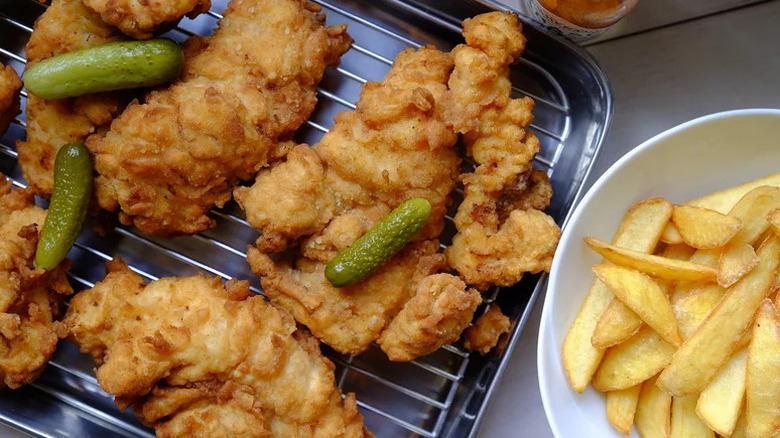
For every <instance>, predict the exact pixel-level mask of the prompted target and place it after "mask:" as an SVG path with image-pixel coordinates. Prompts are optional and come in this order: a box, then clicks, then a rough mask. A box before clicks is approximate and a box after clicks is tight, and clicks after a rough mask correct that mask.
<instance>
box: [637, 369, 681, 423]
mask: <svg viewBox="0 0 780 438" xmlns="http://www.w3.org/2000/svg"><path fill="white" fill-rule="evenodd" d="M671 413H672V396H670V395H669V394H668V393H666V392H664V391H663V390H661V388H659V387H658V386H657V385H656V377H653V378H652V379H650V380H648V381H647V382H645V383H643V384H642V390H641V391H639V401H638V402H637V405H636V414H635V415H634V424H635V425H636V430H637V432H639V436H641V437H642V438H656V437H658V438H661V437H663V438H666V437H669V436H670V435H671V433H672V430H671V429H672V427H671V422H670V420H671Z"/></svg>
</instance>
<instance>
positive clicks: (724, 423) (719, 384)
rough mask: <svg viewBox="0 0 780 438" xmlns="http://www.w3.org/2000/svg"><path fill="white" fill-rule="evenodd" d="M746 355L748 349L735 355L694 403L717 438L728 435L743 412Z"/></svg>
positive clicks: (698, 412)
mask: <svg viewBox="0 0 780 438" xmlns="http://www.w3.org/2000/svg"><path fill="white" fill-rule="evenodd" d="M747 356H748V351H747V348H743V349H741V350H739V351H738V352H737V353H736V354H734V355H733V356H732V357H731V359H729V361H728V362H726V365H725V366H724V367H723V368H722V369H721V370H720V371H718V374H716V375H715V377H713V378H712V381H711V382H710V383H709V384H708V385H707V387H706V388H704V390H703V391H702V392H701V395H699V400H698V402H697V403H696V413H697V414H698V415H699V418H701V419H702V421H704V423H705V424H707V426H709V428H710V429H712V430H714V431H715V432H717V433H718V435H723V436H729V435H731V433H732V431H733V430H734V426H735V425H736V423H737V419H738V418H739V414H740V412H741V411H742V400H743V399H744V398H745V375H746V374H747Z"/></svg>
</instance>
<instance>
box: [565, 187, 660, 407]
mask: <svg viewBox="0 0 780 438" xmlns="http://www.w3.org/2000/svg"><path fill="white" fill-rule="evenodd" d="M670 214H671V212H670V209H669V208H668V202H666V203H665V204H664V203H663V202H658V201H657V200H656V199H650V200H645V201H642V202H639V203H637V204H636V205H634V206H632V207H631V208H630V209H629V210H628V211H627V212H626V214H625V216H624V217H623V220H622V221H621V223H620V226H619V227H618V229H617V231H616V232H615V237H614V238H613V239H612V242H613V243H614V244H615V245H618V246H621V247H624V248H631V249H634V250H637V251H643V252H646V253H650V252H652V251H653V250H654V249H655V246H656V244H657V243H658V238H659V236H660V235H661V232H662V231H663V229H664V226H665V225H666V223H667V222H668V220H669V215H670ZM613 299H614V295H613V294H612V292H610V291H609V289H607V286H606V285H605V284H604V283H602V282H601V281H599V280H596V279H594V280H593V282H592V283H591V285H590V289H589V290H588V294H587V296H586V297H585V301H584V302H583V303H582V307H580V310H579V312H578V313H577V316H576V317H575V318H574V321H573V322H572V325H571V328H570V329H569V332H568V333H567V334H566V337H565V338H564V340H563V347H562V351H561V359H562V361H563V368H564V370H565V371H566V379H567V380H568V381H569V384H570V385H571V387H572V388H573V389H574V390H575V391H577V392H579V393H582V392H583V391H585V388H587V386H588V383H589V382H590V380H591V377H592V376H593V373H595V372H596V369H597V368H598V366H599V363H600V362H601V358H602V356H603V355H604V349H601V348H596V347H594V346H593V343H592V342H591V339H592V337H593V334H594V330H595V328H596V324H597V322H598V320H599V318H600V317H601V315H602V314H603V313H604V311H605V309H606V308H607V306H609V304H610V302H612V300H613Z"/></svg>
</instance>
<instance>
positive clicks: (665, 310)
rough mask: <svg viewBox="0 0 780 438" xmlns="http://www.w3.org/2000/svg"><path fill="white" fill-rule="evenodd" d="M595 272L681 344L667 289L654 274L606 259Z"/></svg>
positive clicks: (663, 333) (644, 317)
mask: <svg viewBox="0 0 780 438" xmlns="http://www.w3.org/2000/svg"><path fill="white" fill-rule="evenodd" d="M593 272H594V273H595V274H596V276H597V277H598V278H599V280H601V281H602V282H603V283H604V284H606V285H607V287H609V290H610V291H611V292H612V293H613V294H615V296H616V297H618V298H619V299H620V301H622V302H623V304H625V305H626V306H628V307H629V308H630V309H631V310H633V311H634V312H635V313H636V314H637V315H639V317H640V318H642V321H644V322H645V323H647V325H649V326H650V327H652V328H653V330H655V331H656V332H658V334H660V335H661V336H663V338H664V339H666V340H667V341H668V342H670V343H672V344H674V345H680V343H681V342H682V339H681V338H680V333H679V332H678V330H677V320H676V319H675V318H674V312H673V311H672V306H671V304H669V299H668V298H667V297H666V291H665V290H664V289H663V288H662V287H661V286H659V285H658V284H657V283H656V282H655V281H653V279H652V278H650V277H648V276H647V275H644V274H642V273H641V272H637V271H634V270H632V269H626V268H623V267H620V266H615V265H608V264H605V263H602V264H599V265H596V266H594V267H593Z"/></svg>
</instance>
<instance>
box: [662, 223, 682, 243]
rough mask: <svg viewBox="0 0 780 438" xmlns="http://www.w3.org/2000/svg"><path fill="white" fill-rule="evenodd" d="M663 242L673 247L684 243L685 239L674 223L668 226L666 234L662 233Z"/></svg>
mask: <svg viewBox="0 0 780 438" xmlns="http://www.w3.org/2000/svg"><path fill="white" fill-rule="evenodd" d="M661 242H664V243H668V244H672V245H675V244H680V243H683V238H682V236H681V235H680V232H679V231H678V230H677V227H676V226H675V225H674V223H673V222H669V223H668V224H666V228H664V232H663V233H661Z"/></svg>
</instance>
